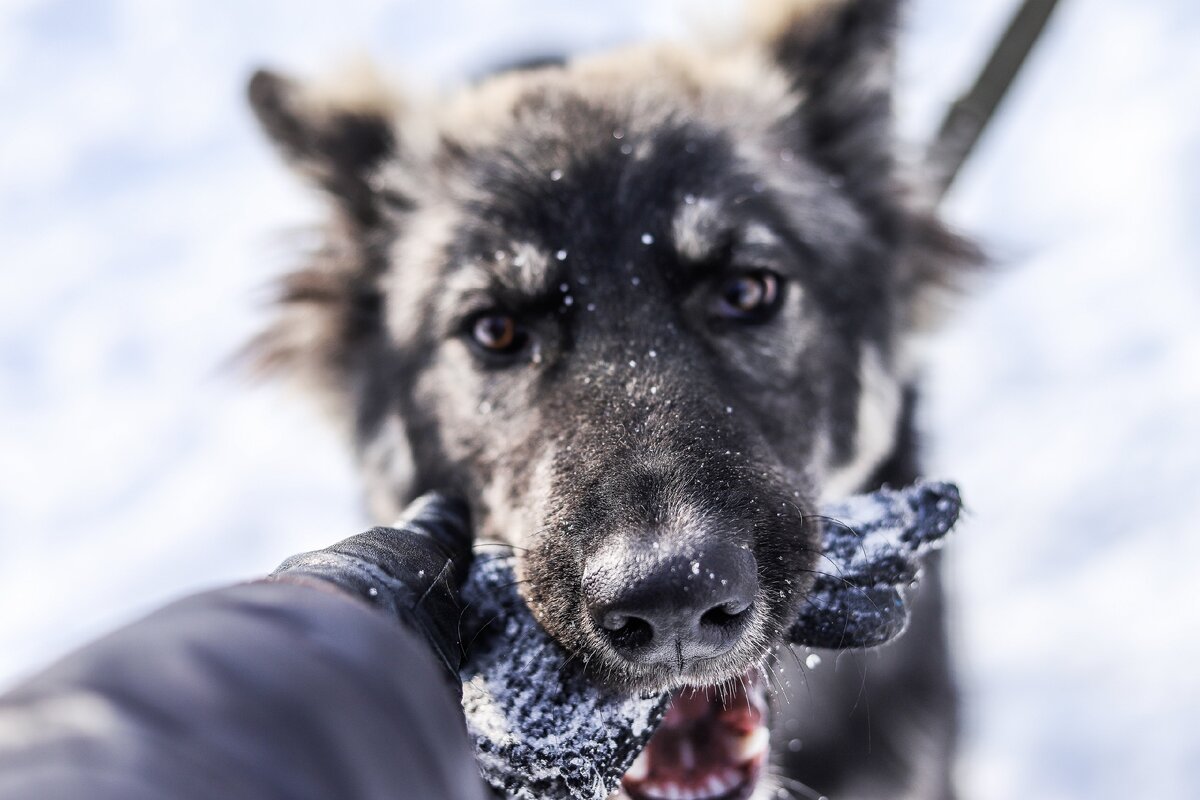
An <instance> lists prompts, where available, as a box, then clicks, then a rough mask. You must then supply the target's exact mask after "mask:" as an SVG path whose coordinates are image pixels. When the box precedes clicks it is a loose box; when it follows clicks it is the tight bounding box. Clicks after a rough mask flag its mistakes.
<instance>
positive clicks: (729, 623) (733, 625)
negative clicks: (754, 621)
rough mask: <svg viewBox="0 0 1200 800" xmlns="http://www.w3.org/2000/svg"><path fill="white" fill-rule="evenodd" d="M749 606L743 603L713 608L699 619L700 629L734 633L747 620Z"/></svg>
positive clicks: (731, 603)
mask: <svg viewBox="0 0 1200 800" xmlns="http://www.w3.org/2000/svg"><path fill="white" fill-rule="evenodd" d="M749 611H750V604H749V603H744V602H729V603H722V604H721V605H719V606H714V607H713V608H710V609H709V610H708V611H705V612H704V614H703V615H702V616H701V617H700V629H701V630H710V631H719V632H721V633H734V632H736V631H738V630H740V629H741V628H742V626H743V625H745V624H746V620H747V619H749V617H750V614H749V613H748V612H749Z"/></svg>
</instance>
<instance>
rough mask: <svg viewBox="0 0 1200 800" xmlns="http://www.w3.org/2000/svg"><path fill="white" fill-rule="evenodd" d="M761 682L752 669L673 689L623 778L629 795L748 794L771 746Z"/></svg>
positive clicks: (741, 797)
mask: <svg viewBox="0 0 1200 800" xmlns="http://www.w3.org/2000/svg"><path fill="white" fill-rule="evenodd" d="M767 712H768V705H767V696H766V687H765V685H764V684H763V682H762V680H761V679H760V678H759V677H758V673H757V672H756V671H754V670H751V671H750V672H748V673H746V674H745V675H743V676H741V677H740V678H739V679H737V680H734V681H727V682H725V683H722V684H716V685H712V686H706V687H699V688H697V687H691V686H689V687H685V688H682V689H678V690H676V691H675V693H674V694H673V695H672V697H671V704H670V706H669V707H668V708H667V712H666V716H665V717H664V718H663V721H662V724H661V725H660V726H659V728H658V730H657V731H656V732H655V734H654V736H653V737H651V739H650V742H649V743H648V744H647V745H646V747H645V749H644V750H643V751H642V752H641V754H640V755H638V757H637V760H636V761H634V762H633V765H632V766H631V767H630V768H629V770H628V771H627V772H626V773H625V776H624V778H622V780H621V793H620V794H619V795H618V797H622V798H628V800H747V798H750V797H751V796H753V795H754V793H755V791H756V790H757V789H758V787H759V783H760V779H761V778H762V776H763V773H764V771H765V767H766V763H767V758H768V753H769V750H770V747H769V745H770V729H769V727H768V718H767V717H768V713H767Z"/></svg>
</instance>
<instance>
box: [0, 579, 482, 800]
mask: <svg viewBox="0 0 1200 800" xmlns="http://www.w3.org/2000/svg"><path fill="white" fill-rule="evenodd" d="M439 670H440V665H439V664H438V663H437V662H436V661H435V660H434V658H433V656H432V655H431V653H430V651H429V648H428V646H427V645H426V644H424V642H423V641H422V640H421V639H420V638H419V637H418V636H417V635H416V634H415V633H413V632H412V631H411V630H409V629H406V628H405V627H402V626H401V625H398V624H397V623H396V622H395V621H394V620H391V619H388V618H387V617H386V616H384V615H383V614H380V613H378V612H377V611H375V610H373V609H371V608H370V607H368V606H367V605H365V604H364V603H361V602H359V601H358V600H356V599H353V598H350V597H348V596H346V595H344V594H343V593H341V592H339V591H337V590H335V589H332V588H329V587H327V586H325V585H323V584H317V583H315V582H314V584H313V585H304V584H303V583H302V582H299V583H298V582H286V581H262V582H257V583H249V584H244V585H239V586H233V587H229V588H225V589H220V590H217V591H212V592H208V593H205V594H200V595H195V596H192V597H189V598H186V599H184V600H181V601H179V602H176V603H174V604H173V605H170V606H167V607H165V608H163V609H161V610H159V611H157V612H155V613H153V614H151V615H150V616H149V617H147V618H145V619H143V620H141V621H139V622H136V623H134V624H132V625H130V626H128V627H126V628H124V629H121V630H119V631H117V632H115V633H113V634H110V635H109V636H107V637H105V638H103V639H101V640H99V641H97V642H95V643H94V644H92V645H90V646H88V647H85V648H84V649H82V650H79V651H77V652H75V653H74V654H72V655H70V656H68V657H66V658H65V659H64V660H62V661H61V662H59V663H58V664H56V665H54V666H52V667H51V668H49V669H47V670H46V671H44V672H42V673H41V674H39V675H37V676H35V677H34V678H32V679H30V680H29V681H27V682H26V683H24V684H22V685H20V686H18V687H17V688H15V689H13V690H12V691H10V692H9V693H7V694H5V695H4V696H2V697H0V800H16V798H22V800H24V798H37V799H38V800H57V798H80V797H88V798H98V800H109V798H112V799H113V800H115V798H123V799H126V800H140V798H152V797H153V798H180V799H181V800H183V799H184V798H186V799H188V800H190V799H191V798H197V800H199V798H205V799H206V800H208V799H209V798H213V797H221V798H228V799H229V800H241V799H242V798H313V799H314V800H316V799H317V798H320V799H321V800H328V799H329V798H339V799H340V798H347V799H349V798H364V799H371V798H389V800H409V798H412V799H413V800H417V799H418V798H419V799H420V800H431V798H454V800H483V798H485V794H484V790H483V787H482V782H481V780H480V778H479V774H478V771H477V769H476V766H475V762H474V758H473V755H472V752H471V750H470V747H469V745H468V742H467V738H466V734H465V730H464V726H463V720H462V712H461V708H460V707H459V705H458V702H457V701H456V699H455V697H454V696H453V693H452V692H451V691H450V689H449V688H448V687H447V686H446V683H445V680H444V679H443V678H442V677H441V675H440V673H439Z"/></svg>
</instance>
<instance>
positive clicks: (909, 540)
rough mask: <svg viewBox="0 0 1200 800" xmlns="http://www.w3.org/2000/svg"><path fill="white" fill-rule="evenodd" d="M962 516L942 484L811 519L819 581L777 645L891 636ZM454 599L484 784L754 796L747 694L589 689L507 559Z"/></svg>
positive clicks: (753, 723)
mask: <svg viewBox="0 0 1200 800" xmlns="http://www.w3.org/2000/svg"><path fill="white" fill-rule="evenodd" d="M960 507H961V501H960V499H959V495H958V490H957V489H956V488H955V487H954V486H953V485H952V484H948V483H920V484H917V485H914V486H911V487H908V488H906V489H900V490H884V491H880V492H874V493H872V494H869V495H861V496H858V497H854V498H850V499H849V500H846V501H844V502H841V503H838V504H834V505H831V506H828V507H826V508H823V509H822V511H823V512H824V514H825V516H826V517H828V518H830V519H831V521H830V522H829V523H828V524H826V525H825V526H824V529H823V538H822V550H823V552H822V556H823V565H822V566H821V567H820V568H819V569H818V572H819V573H823V574H822V575H819V576H818V579H817V582H816V583H815V584H814V586H813V588H812V589H811V590H810V592H809V594H808V596H809V597H810V598H811V599H812V602H810V603H808V604H806V606H805V607H804V609H803V610H802V611H801V614H800V616H799V618H798V619H797V621H796V622H795V624H793V625H792V627H791V628H790V629H789V631H788V639H789V640H790V641H792V642H794V643H797V644H807V645H811V646H815V647H825V648H833V649H840V648H844V647H866V646H872V645H877V644H881V643H883V642H885V641H887V640H888V639H890V638H892V637H894V636H896V635H897V634H899V633H900V631H901V630H903V627H904V624H905V622H906V621H907V619H908V611H907V608H906V605H905V600H904V595H903V589H904V588H905V587H907V586H909V585H911V584H912V583H913V582H914V581H915V579H916V577H917V575H918V573H919V570H920V563H921V558H922V557H923V556H924V555H925V554H926V553H927V552H928V551H929V550H930V549H932V548H934V547H936V546H937V545H938V543H939V542H940V540H941V539H942V537H943V536H945V534H946V533H947V532H948V531H949V530H950V528H951V527H952V526H953V525H954V523H955V521H956V520H957V517H958V512H959V509H960ZM463 599H464V601H465V602H466V606H467V609H466V611H465V612H464V620H463V624H462V628H461V629H462V631H463V632H464V641H469V642H471V643H472V644H471V648H470V654H469V657H468V660H467V663H466V665H465V667H464V668H463V672H462V678H463V708H464V710H465V712H466V717H467V728H468V730H469V732H470V734H471V737H472V739H473V741H474V744H475V749H476V757H477V761H478V764H479V768H480V771H481V772H482V774H483V776H484V778H485V779H486V780H487V782H488V783H490V784H491V785H492V786H493V787H495V788H497V789H499V790H502V791H504V792H506V793H507V794H508V795H510V796H512V797H516V798H521V799H522V800H560V799H561V800H566V799H567V798H571V799H572V800H576V799H577V800H605V799H606V798H608V797H609V796H610V795H611V794H612V793H613V792H614V791H615V790H616V789H617V787H618V785H620V784H621V783H622V778H623V777H624V778H626V781H625V786H626V791H627V792H628V793H629V794H630V795H631V796H632V797H633V798H634V800H660V798H665V799H667V800H671V799H672V798H684V797H690V798H721V800H727V799H728V800H741V798H743V797H746V796H748V795H749V793H750V792H752V791H753V787H754V781H755V779H756V778H757V770H759V769H761V767H762V763H763V761H764V760H765V749H766V748H765V744H766V739H765V737H766V735H767V734H766V728H765V726H764V725H763V724H762V723H763V712H762V711H760V710H756V706H755V696H754V695H755V694H756V691H757V690H756V689H755V688H754V687H751V688H750V691H749V692H748V693H747V692H746V691H745V689H742V688H739V689H737V690H735V691H734V694H737V695H738V697H740V698H741V699H743V700H746V701H747V702H746V703H742V702H740V701H739V702H727V703H724V704H722V703H720V702H719V699H718V698H717V696H716V694H715V690H712V689H710V690H709V695H708V696H706V695H705V693H704V691H703V690H699V691H698V692H695V693H692V694H688V692H686V691H685V692H684V693H682V694H677V695H676V696H675V697H674V698H672V697H669V696H666V695H661V696H650V697H638V696H630V695H628V694H621V693H616V692H612V691H609V690H606V689H602V688H600V687H598V686H596V685H595V684H594V683H593V682H592V680H591V678H590V677H589V676H588V674H587V672H586V670H585V667H584V665H583V664H581V663H580V662H579V661H578V660H572V659H570V658H569V657H568V656H567V655H566V653H564V652H563V651H562V649H561V648H560V647H559V646H558V644H557V643H556V642H554V641H553V640H552V639H551V638H550V637H549V636H548V635H547V634H546V633H545V632H544V631H543V630H542V629H541V627H540V626H539V625H538V624H537V622H536V621H535V620H534V618H533V615H532V614H530V613H529V610H528V608H527V607H526V606H525V604H524V602H523V600H522V599H521V597H520V595H519V593H518V591H517V589H516V580H515V579H514V577H513V562H512V559H511V557H503V558H491V557H486V556H485V557H483V558H480V559H479V560H478V561H477V562H476V564H475V566H474V567H473V568H472V570H471V574H470V575H469V576H468V579H467V582H466V584H465V585H464V587H463ZM739 693H740V694H739ZM660 723H661V727H660ZM656 729H657V730H658V732H657V734H655V731H656ZM758 731H761V733H758ZM652 735H653V739H651V736H652ZM755 736H758V737H761V738H759V739H755V738H754V737H755ZM643 751H644V755H642V756H641V757H640V758H638V757H639V755H640V754H643ZM760 754H761V757H760ZM635 758H637V761H635ZM697 765H700V766H699V768H697ZM627 771H628V773H627Z"/></svg>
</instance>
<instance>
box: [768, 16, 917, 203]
mask: <svg viewBox="0 0 1200 800" xmlns="http://www.w3.org/2000/svg"><path fill="white" fill-rule="evenodd" d="M901 4H902V3H901V0H762V2H759V3H757V4H756V5H755V6H753V7H752V15H751V26H752V31H753V33H754V35H755V37H756V38H757V39H758V40H759V41H760V42H761V43H763V44H764V45H765V46H766V47H767V49H768V52H769V53H770V55H771V57H772V58H773V60H774V61H775V62H776V63H777V64H779V66H780V67H782V68H783V70H784V71H785V72H786V73H787V74H788V76H789V77H790V79H791V81H792V83H793V86H794V88H795V89H796V92H797V94H798V95H799V96H800V98H801V106H800V122H801V124H802V126H803V129H804V134H805V136H806V137H807V140H808V141H807V144H808V146H809V148H811V149H810V152H812V153H814V154H815V155H816V157H817V158H818V159H819V160H820V161H821V162H822V163H823V165H824V166H825V167H826V168H828V169H830V170H831V171H833V172H834V173H835V174H837V175H839V176H840V177H842V178H843V179H844V180H845V181H846V182H847V184H848V186H849V188H850V189H851V190H852V191H854V190H855V189H860V190H864V191H867V192H869V191H870V190H871V185H872V184H873V183H874V182H877V181H878V180H879V178H880V177H881V176H888V175H891V173H892V162H893V154H892V84H893V73H894V69H893V65H894V61H895V44H896V34H897V30H898V27H899V16H900V6H901Z"/></svg>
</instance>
